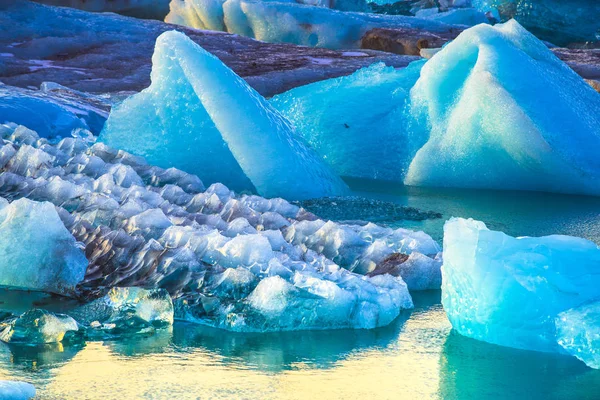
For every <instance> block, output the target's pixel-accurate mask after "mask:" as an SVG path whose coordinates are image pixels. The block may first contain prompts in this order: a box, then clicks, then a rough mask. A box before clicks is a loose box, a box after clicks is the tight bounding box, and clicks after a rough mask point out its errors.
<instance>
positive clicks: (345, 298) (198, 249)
mask: <svg viewBox="0 0 600 400" xmlns="http://www.w3.org/2000/svg"><path fill="white" fill-rule="evenodd" d="M0 137H1V138H2V139H3V140H5V142H3V145H2V146H1V147H0V196H5V197H9V198H10V199H21V198H26V199H31V200H42V199H43V200H44V201H48V202H51V203H52V204H54V206H55V207H56V208H55V212H57V213H58V216H59V218H60V221H61V222H62V224H63V226H64V227H65V228H66V229H67V230H68V232H70V233H71V234H72V235H73V236H74V237H75V238H76V240H77V241H79V242H80V243H81V244H82V246H83V247H84V248H85V255H86V256H87V261H88V263H89V265H88V266H87V269H86V270H85V276H84V278H83V280H82V281H81V282H80V283H79V284H78V286H77V294H78V297H79V300H81V301H90V299H92V301H91V303H89V304H87V305H84V306H82V307H81V308H80V309H74V310H73V309H72V310H70V311H69V310H66V311H67V312H68V313H69V315H71V316H72V317H74V318H75V320H76V321H78V322H79V323H81V324H82V326H84V327H85V328H86V329H85V331H86V334H87V335H88V337H94V338H104V337H109V338H110V337H111V336H113V335H120V334H121V333H127V332H132V333H133V332H136V333H143V332H148V333H149V332H152V331H154V329H155V328H156V327H157V326H156V324H155V323H154V322H153V321H156V322H160V321H169V320H170V318H169V317H168V316H169V315H173V314H171V313H170V312H169V311H168V310H169V305H170V300H169V296H168V295H170V296H171V298H173V299H175V300H174V305H173V307H174V317H175V318H178V319H184V320H188V321H192V322H198V323H201V324H205V325H210V326H214V327H219V328H223V329H229V330H234V331H241V332H248V331H252V332H262V331H280V330H307V329H342V328H356V329H370V328H374V327H378V326H383V325H387V324H389V322H390V321H391V320H393V319H394V318H395V317H396V316H398V315H399V314H400V313H401V311H402V310H404V309H407V308H412V298H411V296H410V294H409V292H408V288H407V285H406V284H405V282H404V281H403V278H402V274H401V273H397V274H395V276H392V275H390V274H387V273H377V274H373V275H372V276H370V275H369V274H367V272H368V271H372V270H375V269H376V268H377V265H378V264H379V263H380V262H381V261H383V260H386V259H387V258H389V256H390V254H391V253H400V252H401V253H407V254H411V255H412V258H413V259H414V260H415V261H417V263H416V264H415V265H417V264H418V265H417V267H421V266H423V267H424V268H425V269H424V271H429V270H428V269H427V268H428V266H430V264H431V263H432V262H433V263H434V264H435V263H437V266H438V270H439V261H438V260H439V257H438V255H437V254H436V253H438V252H439V250H440V248H439V246H438V244H437V243H436V242H435V241H434V240H433V239H432V238H431V237H430V236H429V235H426V234H425V233H423V232H413V231H409V230H406V229H401V228H399V229H391V228H385V227H381V226H378V225H375V224H373V223H371V224H367V225H365V224H358V223H337V222H333V221H325V220H320V219H319V218H318V217H317V216H315V215H314V214H312V213H310V212H309V211H307V210H305V209H304V208H302V207H300V206H298V205H296V204H293V203H290V202H288V201H287V200H284V199H282V198H272V199H269V198H263V197H260V196H257V195H247V194H242V195H239V194H236V193H235V192H233V191H231V190H229V189H228V188H227V187H226V186H224V185H223V184H213V185H211V186H209V187H208V188H205V187H204V185H203V184H202V182H201V181H200V180H199V179H198V177H196V176H194V175H190V174H187V173H185V172H183V171H181V170H177V169H174V168H170V169H163V168H160V167H156V166H152V165H150V164H148V163H146V161H145V160H144V159H143V158H141V157H138V156H133V155H132V154H130V153H127V152H125V151H123V150H116V149H113V148H111V147H109V146H107V145H105V144H103V143H95V144H92V143H90V142H89V141H86V140H83V139H82V138H78V137H75V138H64V139H62V140H60V141H58V142H56V141H52V142H50V141H48V140H47V139H44V138H39V137H38V136H37V134H36V133H35V132H33V131H30V130H26V128H23V127H18V126H16V125H14V124H7V125H4V126H0ZM27 143H30V144H27ZM2 165H4V167H2ZM13 204H14V202H13ZM403 211H410V214H411V215H412V214H414V216H415V218H421V219H422V218H426V216H427V215H428V214H426V213H423V212H420V211H418V210H403ZM394 212H395V211H394ZM437 217H439V216H437ZM417 253H419V255H418V254H417ZM434 264H431V265H434ZM407 265H408V264H407ZM350 270H353V272H352V271H350ZM400 270H401V271H402V269H400ZM380 271H381V269H380ZM395 271H396V272H397V271H398V270H395ZM358 272H360V274H359V273H358ZM427 273H429V272H427ZM408 277H410V274H408V275H407V279H408ZM272 278H273V279H272ZM274 278H277V279H274ZM265 281H266V283H262V282H265ZM413 284H414V282H413V281H411V285H413ZM132 287H139V288H145V290H146V291H147V292H146V291H145V290H143V289H133V288H132ZM111 288H112V289H111ZM150 288H153V289H152V290H149V289H150ZM154 288H157V289H164V290H158V291H156V296H155V295H153V294H152V293H154ZM105 290H111V291H109V292H108V296H104V297H101V298H100V299H96V298H97V296H98V295H99V294H104V293H105ZM167 292H168V295H167ZM93 299H96V300H93ZM114 299H116V300H114ZM250 300H252V301H250ZM284 300H285V304H284V305H283V306H282V303H281V302H282V301H284ZM136 304H137V305H136ZM278 304H279V305H278ZM138 307H143V312H142V310H140V309H139V308H138ZM277 307H279V308H277ZM328 310H329V311H328ZM61 311H62V310H61ZM140 313H142V314H140ZM344 316H345V317H344ZM171 318H172V317H171ZM159 325H160V324H159Z"/></svg>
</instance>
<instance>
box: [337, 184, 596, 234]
mask: <svg viewBox="0 0 600 400" xmlns="http://www.w3.org/2000/svg"><path fill="white" fill-rule="evenodd" d="M347 182H348V184H349V185H350V187H351V188H352V190H353V191H354V193H355V194H356V195H359V196H365V197H370V198H375V199H379V200H385V201H393V202H396V203H398V204H402V205H407V206H411V207H416V208H419V209H422V210H432V211H437V212H440V213H442V215H443V218H441V219H431V220H425V221H421V222H419V221H394V220H389V221H382V223H387V224H388V225H390V226H403V227H406V228H412V229H420V230H424V231H425V232H427V233H428V234H430V235H431V236H432V237H433V238H434V239H436V240H438V241H440V242H441V239H442V236H443V226H444V222H445V221H446V220H447V219H448V218H450V217H464V218H475V219H478V220H481V221H484V222H485V223H486V224H487V225H488V227H489V228H490V229H494V230H501V231H503V232H506V233H507V234H509V235H512V236H544V235H552V234H564V235H572V236H579V237H584V238H587V239H590V240H593V241H595V242H596V243H600V197H591V196H570V195H561V194H550V193H539V192H524V191H498V190H471V189H451V188H420V187H407V186H403V185H401V184H397V183H390V182H375V181H369V180H363V179H347Z"/></svg>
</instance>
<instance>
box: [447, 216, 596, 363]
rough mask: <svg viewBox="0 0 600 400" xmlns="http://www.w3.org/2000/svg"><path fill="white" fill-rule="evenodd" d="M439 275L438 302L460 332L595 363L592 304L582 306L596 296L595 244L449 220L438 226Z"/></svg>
mask: <svg viewBox="0 0 600 400" xmlns="http://www.w3.org/2000/svg"><path fill="white" fill-rule="evenodd" d="M442 275H443V282H442V304H443V306H444V309H445V311H446V314H447V315H448V318H449V319H450V322H451V323H452V327H453V328H454V329H455V330H456V331H458V332H459V333H460V334H462V335H465V336H468V337H471V338H474V339H478V340H482V341H485V342H489V343H494V344H499V345H503V346H508V347H515V348H519V349H526V350H536V351H544V352H558V353H565V352H566V351H565V349H567V351H568V352H570V353H571V354H578V355H577V356H578V357H580V358H582V359H585V361H586V362H588V363H589V364H590V365H592V366H594V365H596V364H594V361H593V358H594V355H593V354H594V347H593V346H594V344H595V342H594V339H593V338H594V332H595V330H597V319H594V315H597V306H589V307H588V306H586V304H588V303H590V302H593V301H596V300H597V299H598V297H599V292H598V284H599V282H600V248H598V246H597V245H596V244H594V243H592V242H590V241H588V240H585V239H581V238H575V237H569V236H560V235H554V236H546V237H541V238H532V237H521V238H513V237H510V236H508V235H506V234H504V233H502V232H495V231H490V230H489V229H487V227H486V226H485V224H484V223H482V222H478V221H474V220H466V219H460V218H453V219H451V220H449V221H448V222H446V225H445V226H444V264H443V266H442ZM555 321H556V322H555ZM557 333H558V337H557ZM586 333H589V334H590V336H589V337H588V338H587V339H586V338H585V335H586ZM586 340H591V341H590V342H585V341H586ZM559 344H560V345H559Z"/></svg>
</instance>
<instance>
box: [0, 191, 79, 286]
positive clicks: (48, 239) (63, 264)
mask: <svg viewBox="0 0 600 400" xmlns="http://www.w3.org/2000/svg"><path fill="white" fill-rule="evenodd" d="M0 207H2V208H1V209H0V285H3V286H8V287H14V288H20V289H29V290H40V291H44V292H52V293H58V294H64V295H69V294H71V293H72V292H73V290H74V289H75V286H76V285H77V284H78V283H79V282H81V280H82V279H83V277H84V275H85V271H86V269H87V265H88V262H87V259H86V258H85V255H84V253H83V251H82V250H81V248H79V246H78V245H77V244H76V242H75V238H74V237H73V235H71V233H70V232H69V231H68V230H67V229H66V228H65V226H64V224H63V223H62V221H61V220H60V217H59V216H58V213H57V212H56V209H55V208H54V206H53V205H52V204H51V203H48V202H36V201H31V200H27V199H20V200H16V201H14V202H12V203H11V204H9V205H6V204H2V205H0ZM42 227H43V229H41V228H42Z"/></svg>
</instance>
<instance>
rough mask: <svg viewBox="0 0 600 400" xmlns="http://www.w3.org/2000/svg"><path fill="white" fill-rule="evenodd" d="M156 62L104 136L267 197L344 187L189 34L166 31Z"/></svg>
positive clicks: (298, 195) (208, 178)
mask: <svg viewBox="0 0 600 400" xmlns="http://www.w3.org/2000/svg"><path fill="white" fill-rule="evenodd" d="M152 61H153V69H152V75H151V79H152V85H151V86H150V87H149V88H147V89H145V90H144V91H142V92H141V93H139V94H136V95H134V96H132V97H130V98H128V99H127V100H125V101H124V102H123V103H122V104H120V105H118V106H116V107H114V108H113V110H112V111H111V114H110V116H109V119H108V120H107V122H106V125H105V127H104V130H103V131H102V133H101V135H100V140H101V141H102V142H104V143H106V144H108V145H110V146H112V147H117V148H120V149H123V150H126V151H130V152H132V153H134V154H136V155H140V156H144V157H145V158H146V159H147V160H148V161H150V162H152V163H154V164H156V165H158V166H161V167H177V168H179V169H182V170H184V171H186V172H189V173H193V174H196V175H198V176H199V177H200V178H201V179H202V181H203V182H205V183H213V182H221V183H225V184H226V185H228V186H230V187H232V188H235V189H238V190H240V189H252V187H254V188H256V190H257V191H258V193H260V194H261V195H263V196H267V197H277V196H282V197H285V198H288V199H306V198H312V197H322V196H328V195H335V194H338V193H344V192H345V190H346V186H345V184H344V183H343V182H342V181H341V179H340V178H339V177H338V176H337V175H335V174H334V173H333V172H332V171H331V170H330V169H329V167H328V166H326V164H324V163H322V162H321V161H320V160H319V158H318V156H317V155H316V154H315V153H314V152H313V150H311V149H310V148H309V147H307V146H306V145H305V144H304V143H303V142H302V141H301V139H300V138H298V137H297V136H296V134H295V132H294V130H293V128H292V127H291V125H290V124H289V122H288V121H287V120H286V119H285V118H283V117H282V116H281V115H280V114H279V113H278V112H277V111H276V110H275V109H274V108H273V107H272V106H271V105H270V104H269V103H268V102H267V101H266V100H265V99H264V98H263V97H262V96H261V95H259V94H258V93H257V92H256V91H254V89H252V88H251V87H250V86H248V84H247V83H246V82H245V81H244V80H243V79H242V78H240V77H239V76H237V75H236V74H235V73H234V72H233V71H231V70H230V69H229V68H228V67H227V66H225V65H224V64H223V63H222V62H221V61H220V60H219V59H218V58H216V57H215V56H213V55H211V54H210V53H208V52H206V51H205V50H204V49H202V48H201V47H200V46H198V45H197V44H195V43H194V42H192V41H191V40H189V39H188V38H187V37H186V36H185V35H184V34H182V33H179V32H175V31H171V32H166V33H164V34H162V35H161V36H160V37H159V38H158V39H157V42H156V48H155V53H154V56H153V59H152Z"/></svg>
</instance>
